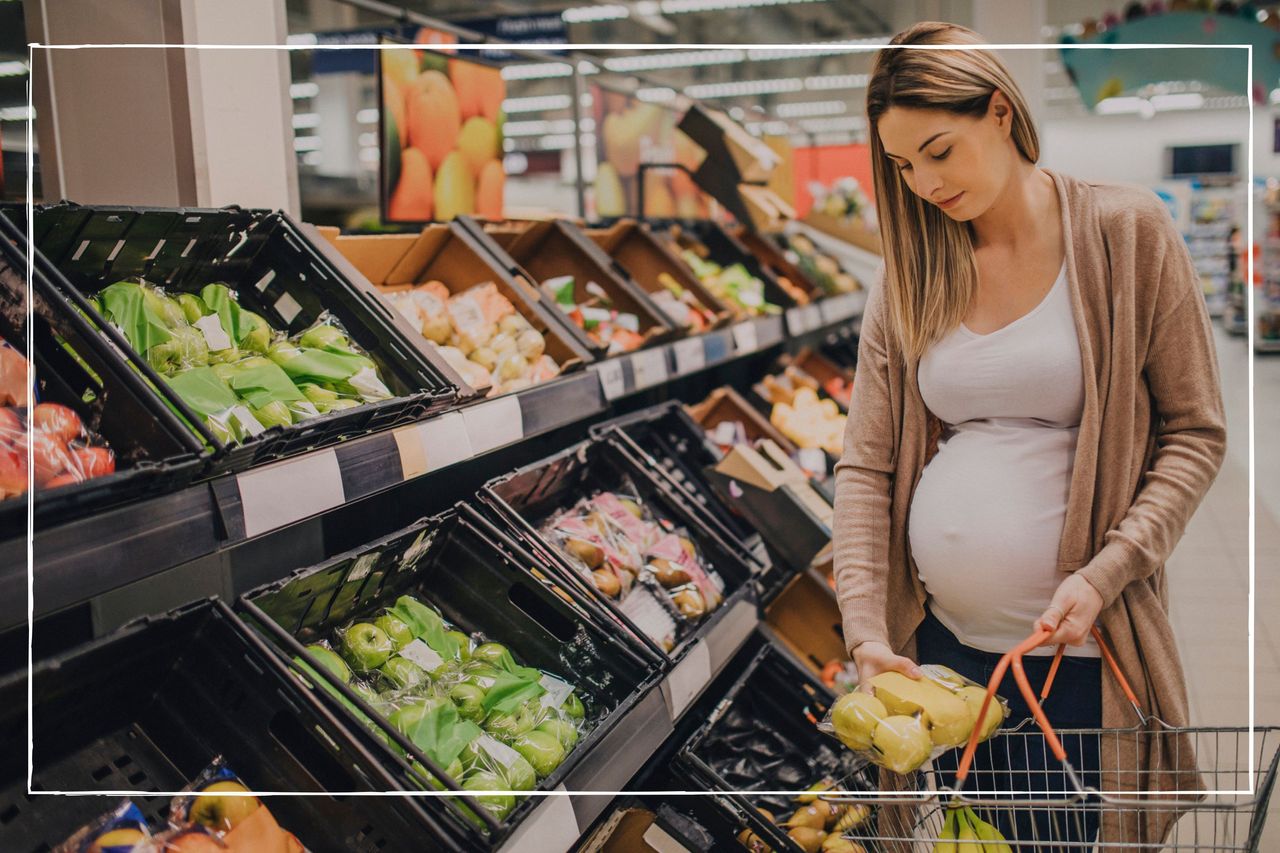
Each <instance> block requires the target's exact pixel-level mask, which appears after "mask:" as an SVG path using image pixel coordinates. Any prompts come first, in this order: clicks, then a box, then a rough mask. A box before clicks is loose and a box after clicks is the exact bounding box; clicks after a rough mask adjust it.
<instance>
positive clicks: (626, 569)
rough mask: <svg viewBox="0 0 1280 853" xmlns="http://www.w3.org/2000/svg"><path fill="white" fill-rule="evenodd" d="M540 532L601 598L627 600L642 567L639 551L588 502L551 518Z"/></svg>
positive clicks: (582, 502)
mask: <svg viewBox="0 0 1280 853" xmlns="http://www.w3.org/2000/svg"><path fill="white" fill-rule="evenodd" d="M543 532H544V533H545V534H546V535H547V537H548V538H549V539H550V540H551V542H552V543H553V544H554V545H555V546H556V547H557V548H558V549H559V550H560V551H561V553H563V554H564V555H565V556H566V558H568V560H569V563H570V565H572V566H573V567H574V568H576V569H577V570H578V571H579V572H581V573H582V574H583V575H585V576H586V577H587V578H589V579H590V580H591V582H592V584H593V585H594V586H595V588H596V589H597V590H599V591H600V593H601V594H602V595H605V596H607V597H609V598H613V599H618V600H621V599H624V598H626V596H627V593H628V592H629V591H630V589H631V586H632V584H633V583H634V582H635V579H636V576H637V575H638V574H639V573H640V569H641V567H642V566H643V563H644V561H643V558H642V556H641V552H640V549H639V548H638V547H637V546H636V545H635V543H633V542H632V541H631V540H630V539H629V538H627V537H626V535H625V534H623V532H622V530H621V529H620V528H619V527H618V525H617V524H615V523H614V522H613V521H611V520H610V519H609V518H608V517H607V516H606V515H605V514H604V513H602V512H601V511H600V510H599V509H597V508H596V507H594V506H593V505H592V502H591V499H589V498H588V499H583V500H580V501H578V502H577V503H576V504H574V505H573V506H572V507H570V508H569V509H568V510H566V511H564V512H561V513H558V514H556V515H554V516H552V517H551V518H550V519H548V520H547V522H546V523H545V524H544V525H543Z"/></svg>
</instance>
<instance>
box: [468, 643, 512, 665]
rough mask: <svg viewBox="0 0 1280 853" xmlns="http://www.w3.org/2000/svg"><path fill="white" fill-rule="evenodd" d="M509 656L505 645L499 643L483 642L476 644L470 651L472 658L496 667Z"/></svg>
mask: <svg viewBox="0 0 1280 853" xmlns="http://www.w3.org/2000/svg"><path fill="white" fill-rule="evenodd" d="M509 656H510V652H508V651H507V647H506V646H504V645H502V644H501V643H485V644H483V645H480V646H476V648H475V650H474V651H472V652H471V659H472V660H477V661H483V662H484V663H487V664H489V665H490V666H497V667H500V666H501V665H502V663H503V661H504V660H505V659H507V658H508V657H509Z"/></svg>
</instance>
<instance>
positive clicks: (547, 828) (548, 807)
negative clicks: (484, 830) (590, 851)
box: [500, 783, 582, 853]
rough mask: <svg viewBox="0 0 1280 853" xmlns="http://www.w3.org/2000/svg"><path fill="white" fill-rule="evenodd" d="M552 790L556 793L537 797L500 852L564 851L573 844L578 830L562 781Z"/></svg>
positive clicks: (579, 830)
mask: <svg viewBox="0 0 1280 853" xmlns="http://www.w3.org/2000/svg"><path fill="white" fill-rule="evenodd" d="M552 790H554V791H559V792H560V793H559V794H550V795H549V796H543V797H541V800H542V802H540V803H539V804H538V807H537V808H536V809H534V810H533V814H531V815H529V816H528V817H527V818H525V819H524V820H523V821H521V822H520V826H519V828H518V829H516V831H515V832H513V833H512V834H511V838H510V839H508V840H507V843H506V844H504V845H502V847H501V848H500V851H501V853H565V851H566V850H570V849H572V848H573V847H574V846H576V845H577V843H578V836H580V835H581V834H582V829H581V828H579V826H578V816H577V815H576V814H574V811H573V800H572V799H570V798H569V797H568V796H567V791H568V789H567V788H565V786H564V783H561V784H559V785H556V786H555V788H553V789H552Z"/></svg>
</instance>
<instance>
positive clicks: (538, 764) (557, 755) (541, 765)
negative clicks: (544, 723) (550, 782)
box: [511, 729, 564, 778]
mask: <svg viewBox="0 0 1280 853" xmlns="http://www.w3.org/2000/svg"><path fill="white" fill-rule="evenodd" d="M511 748H512V749H514V750H515V751H516V752H518V753H520V755H521V756H522V757H523V758H524V759H525V761H528V762H529V764H530V765H532V767H533V769H534V771H535V772H536V773H537V774H538V776H539V777H542V778H545V777H547V776H550V775H551V774H552V773H553V772H555V769H556V768H557V767H559V766H560V763H561V762H563V761H564V747H563V746H561V745H560V741H559V740H558V739H557V738H556V736H555V735H553V734H549V733H547V732H540V731H538V730H536V729H535V730H534V731H531V732H525V733H524V734H522V735H519V736H518V737H515V738H513V739H512V741H511Z"/></svg>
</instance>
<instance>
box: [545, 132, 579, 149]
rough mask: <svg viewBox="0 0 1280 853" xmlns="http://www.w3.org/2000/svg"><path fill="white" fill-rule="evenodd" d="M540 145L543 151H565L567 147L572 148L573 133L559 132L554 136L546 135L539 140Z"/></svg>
mask: <svg viewBox="0 0 1280 853" xmlns="http://www.w3.org/2000/svg"><path fill="white" fill-rule="evenodd" d="M538 147H539V148H541V149H542V150H543V151H563V150H564V149H566V148H572V147H573V134H572V133H559V134H555V135H554V136H544V137H542V139H541V140H540V141H539V142H538Z"/></svg>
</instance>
